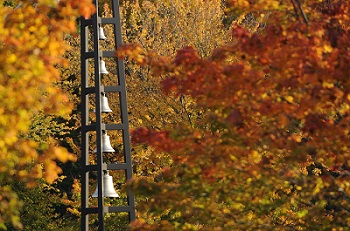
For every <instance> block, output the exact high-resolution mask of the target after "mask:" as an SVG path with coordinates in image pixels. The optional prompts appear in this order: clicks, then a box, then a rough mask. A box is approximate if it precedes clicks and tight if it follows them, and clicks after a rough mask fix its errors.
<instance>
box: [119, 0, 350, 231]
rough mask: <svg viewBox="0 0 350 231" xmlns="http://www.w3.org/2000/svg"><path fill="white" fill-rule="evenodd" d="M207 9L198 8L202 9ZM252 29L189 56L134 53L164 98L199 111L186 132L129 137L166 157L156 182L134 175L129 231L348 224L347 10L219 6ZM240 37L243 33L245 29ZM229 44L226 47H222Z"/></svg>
mask: <svg viewBox="0 0 350 231" xmlns="http://www.w3.org/2000/svg"><path fill="white" fill-rule="evenodd" d="M208 4H209V3H208ZM226 5H227V7H226V10H227V12H228V13H231V14H233V15H236V14H237V15H239V14H244V15H247V13H249V16H250V17H253V18H254V19H255V20H256V21H257V22H261V21H260V20H261V19H264V22H263V23H260V24H257V27H256V29H255V30H248V29H247V28H245V27H244V25H239V24H233V25H232V36H233V39H232V42H230V43H228V44H227V45H225V46H221V47H219V48H217V49H215V50H213V52H212V55H211V56H210V57H209V58H205V59H204V58H200V56H199V55H198V53H197V52H196V50H194V49H193V48H191V47H185V48H184V49H182V50H180V51H178V53H177V55H176V57H175V58H174V59H170V58H164V57H159V56H155V55H154V54H150V53H147V52H138V53H137V52H136V51H140V49H133V48H135V46H134V45H133V46H129V47H126V48H124V49H121V50H120V51H119V55H121V56H123V55H129V56H130V57H136V59H135V60H139V61H140V63H141V64H148V65H150V66H151V68H153V71H154V73H155V74H156V75H160V76H162V78H164V79H163V81H162V84H163V91H164V92H165V93H166V94H174V95H175V96H181V95H187V96H191V97H192V98H193V100H195V102H196V104H197V106H198V108H199V109H201V111H202V112H203V114H202V116H201V117H198V118H196V123H194V125H193V126H191V127H190V126H188V125H182V124H180V123H179V124H176V125H174V127H173V129H171V130H167V131H155V130H152V129H147V128H140V129H136V130H135V131H134V132H133V141H134V142H144V143H147V144H149V145H151V146H153V147H154V148H155V150H156V151H165V152H169V153H170V154H171V156H172V159H173V164H172V165H171V166H169V167H165V168H163V171H162V173H161V174H160V175H159V176H156V177H154V178H153V177H152V178H146V177H143V178H142V177H141V178H135V179H134V181H133V182H132V184H131V185H130V187H131V188H132V189H133V190H135V192H136V193H137V194H142V195H147V200H145V201H144V203H141V204H140V205H139V207H138V209H139V211H141V212H146V213H143V214H147V215H143V216H142V217H140V219H138V220H137V221H136V222H135V223H134V229H135V230H274V229H276V230H331V229H333V230H342V229H343V227H349V225H350V219H349V217H348V213H349V210H350V204H349V200H350V198H349V194H350V184H349V182H348V181H349V173H350V172H349V170H350V169H349V164H350V163H349V156H350V155H349V145H350V143H349V132H350V124H349V122H350V121H349V120H350V119H349V108H350V107H349V101H350V92H349V83H350V82H349V79H348V76H349V65H348V63H349V61H350V60H349V59H350V56H349V47H350V34H349V26H348V25H350V24H349V23H350V18H349V16H348V14H349V11H350V3H348V2H346V1H339V0H335V1H320V0H310V1H307V2H301V1H299V0H291V1H266V0H250V1H247V0H227V1H226ZM250 29H251V28H250ZM228 41H229V39H228Z"/></svg>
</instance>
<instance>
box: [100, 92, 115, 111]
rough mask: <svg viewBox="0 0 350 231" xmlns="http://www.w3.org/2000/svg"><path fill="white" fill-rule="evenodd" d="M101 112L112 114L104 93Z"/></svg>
mask: <svg viewBox="0 0 350 231" xmlns="http://www.w3.org/2000/svg"><path fill="white" fill-rule="evenodd" d="M101 112H112V109H111V108H110V107H109V104H108V98H107V96H106V94H105V93H103V95H102V98H101Z"/></svg>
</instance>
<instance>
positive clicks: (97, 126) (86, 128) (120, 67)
mask: <svg viewBox="0 0 350 231" xmlns="http://www.w3.org/2000/svg"><path fill="white" fill-rule="evenodd" d="M111 1H112V11H113V12H112V13H113V17H112V18H101V17H99V16H98V10H96V13H95V14H94V15H92V17H91V18H90V19H84V18H81V21H80V23H81V32H80V33H81V34H80V36H81V38H80V39H81V45H80V46H81V134H82V138H81V170H82V179H81V184H82V187H81V230H82V231H87V230H89V214H98V230H99V231H103V230H104V226H105V224H104V214H105V213H110V212H114V213H118V212H127V213H128V215H129V216H128V217H129V222H131V221H133V220H134V219H135V199H134V195H133V194H132V193H131V192H128V193H127V206H105V205H104V195H103V172H104V171H106V170H124V172H125V175H126V180H129V179H131V177H132V160H131V151H130V132H129V124H128V111H127V98H126V82H125V69H124V61H123V60H119V59H117V60H116V61H115V62H117V76H116V78H117V80H118V85H117V86H103V85H102V84H101V74H100V62H101V58H102V57H107V58H108V57H114V56H115V50H114V51H102V50H100V47H99V25H105V24H112V25H113V28H114V39H115V46H116V47H115V49H117V48H118V47H119V46H120V45H121V44H122V34H121V22H120V12H119V1H118V0H111ZM94 4H95V6H96V9H98V0H94ZM89 27H90V28H92V31H89V30H91V29H90V28H89ZM90 32H91V33H92V35H93V41H92V44H93V50H92V51H89V48H88V47H89V38H88V36H89V33H90ZM90 44H91V41H90ZM89 59H93V66H94V73H93V76H94V86H89V83H88V78H89V68H88V67H89V66H88V65H89ZM113 60H115V59H113ZM103 92H117V93H119V101H120V102H119V103H120V117H121V123H119V124H104V123H103V121H102V116H101V93H103ZM89 95H94V97H95V105H96V109H95V113H96V121H95V123H91V124H89ZM107 130H118V131H121V132H122V136H123V139H122V140H123V147H124V149H123V152H124V161H125V162H124V163H110V164H108V163H103V153H102V134H103V133H104V132H106V131H107ZM89 132H96V141H95V144H96V147H97V148H96V150H97V152H96V155H97V164H90V160H89V144H90V140H89ZM90 172H97V189H98V197H97V200H98V202H97V207H89V195H90V194H91V193H90V192H89V179H90V177H89V174H90Z"/></svg>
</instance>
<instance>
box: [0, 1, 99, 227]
mask: <svg viewBox="0 0 350 231" xmlns="http://www.w3.org/2000/svg"><path fill="white" fill-rule="evenodd" d="M11 3H12V4H13V5H16V6H17V7H15V8H13V7H10V6H9V1H4V0H1V1H0V15H1V16H0V229H6V226H5V223H8V222H10V223H12V225H13V226H15V227H16V228H21V227H22V225H21V223H20V221H19V217H18V214H19V208H20V202H19V200H18V198H17V196H16V194H15V193H14V192H13V189H12V188H11V182H12V181H22V182H26V183H27V185H28V186H32V185H33V184H34V182H35V179H36V178H42V177H44V178H45V179H46V180H47V181H48V182H49V183H52V182H53V181H54V180H55V179H56V178H57V176H58V174H59V173H60V172H61V169H60V168H59V167H58V166H57V164H56V161H57V160H58V161H62V162H66V161H68V160H75V156H73V155H72V154H69V153H68V152H67V151H66V150H65V149H63V148H61V147H59V145H58V143H57V141H55V140H54V139H53V138H50V137H43V138H42V139H43V140H45V141H46V142H41V144H40V145H39V143H37V142H35V141H34V140H33V139H31V137H30V136H29V135H28V134H29V127H30V126H31V123H32V119H33V117H34V116H35V115H37V114H43V115H60V116H64V115H65V114H67V113H68V112H69V111H70V109H71V104H70V102H69V100H68V97H66V96H65V94H64V93H63V92H62V90H60V89H59V88H58V87H57V86H55V83H56V82H57V81H59V80H60V73H59V71H58V70H57V69H56V67H57V65H67V62H66V60H65V59H64V58H63V57H62V55H63V54H64V52H65V50H67V49H68V48H69V47H68V46H65V45H64V43H63V40H64V35H65V34H67V33H72V32H75V31H76V19H77V17H79V16H80V15H83V16H85V17H90V15H91V14H92V13H93V11H94V7H93V5H92V4H91V2H90V1H88V0H83V1H80V0H79V1H78V0H62V1H55V0H33V1H21V2H20V3H19V2H17V1H12V2H11ZM38 150H39V151H38Z"/></svg>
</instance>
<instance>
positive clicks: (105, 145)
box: [94, 133, 115, 153]
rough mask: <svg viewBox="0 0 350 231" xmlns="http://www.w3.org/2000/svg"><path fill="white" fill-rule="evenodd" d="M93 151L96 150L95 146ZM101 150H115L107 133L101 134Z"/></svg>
mask: <svg viewBox="0 0 350 231" xmlns="http://www.w3.org/2000/svg"><path fill="white" fill-rule="evenodd" d="M94 152H95V153H96V152H97V148H95V151H94ZM102 152H115V150H114V149H113V148H112V145H111V142H110V139H109V135H107V134H106V133H105V134H103V135H102Z"/></svg>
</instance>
